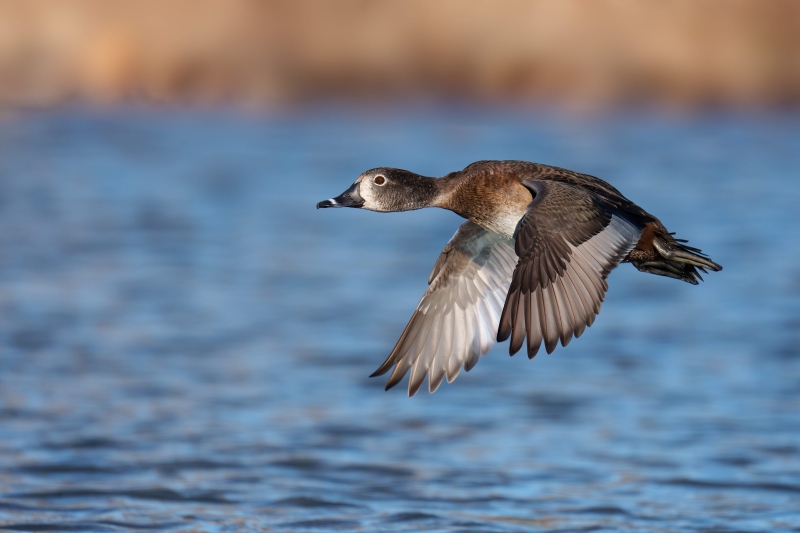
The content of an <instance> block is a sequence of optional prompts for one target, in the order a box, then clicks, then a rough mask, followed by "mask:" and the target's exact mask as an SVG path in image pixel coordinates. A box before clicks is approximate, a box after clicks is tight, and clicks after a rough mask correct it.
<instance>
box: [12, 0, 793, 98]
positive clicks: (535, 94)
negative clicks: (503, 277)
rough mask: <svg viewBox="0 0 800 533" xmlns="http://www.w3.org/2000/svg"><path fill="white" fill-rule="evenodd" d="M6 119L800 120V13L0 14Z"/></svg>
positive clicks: (105, 9)
mask: <svg viewBox="0 0 800 533" xmlns="http://www.w3.org/2000/svg"><path fill="white" fill-rule="evenodd" d="M0 79H2V80H3V83H2V84H0V109H5V110H9V109H17V108H49V107H52V106H60V105H64V104H72V103H81V104H83V103H86V104H90V105H95V104H113V105H116V104H120V103H156V104H181V105H186V104H189V105H219V104H228V103H230V104H233V105H245V106H264V107H283V106H294V105H304V104H307V103H309V102H320V101H328V100H336V101H345V102H354V103H368V104H380V103H382V102H386V101H389V100H391V101H416V102H419V101H422V102H442V101H445V102H483V103H498V102H500V103H524V104H542V103H545V104H553V105H557V106H565V107H572V108H578V109H595V108H605V107H609V106H611V107H614V106H622V105H624V106H631V105H632V106H657V107H659V106H660V107H667V108H678V109H692V110H695V109H699V108H716V107H723V108H729V107H743V108H773V109H782V108H794V109H797V108H799V107H800V2H794V1H789V0H776V1H771V2H768V3H765V2H757V1H752V0H732V1H727V2H724V3H720V2H715V1H710V0H701V1H696V2H647V3H645V2H635V3H634V2H622V1H618V0H599V1H595V2H577V1H573V0H566V1H559V2H555V1H544V2H527V1H521V0H509V1H506V2H503V3H495V2H488V1H471V2H457V1H455V0H445V1H441V2H436V3H426V2H422V1H418V0H411V1H405V2H381V1H370V0H340V1H337V2H324V1H315V0H269V1H258V0H231V1H222V0H169V1H162V2H157V1H154V0H143V1H140V2H131V1H125V0H63V1H59V2H53V1H50V0H0Z"/></svg>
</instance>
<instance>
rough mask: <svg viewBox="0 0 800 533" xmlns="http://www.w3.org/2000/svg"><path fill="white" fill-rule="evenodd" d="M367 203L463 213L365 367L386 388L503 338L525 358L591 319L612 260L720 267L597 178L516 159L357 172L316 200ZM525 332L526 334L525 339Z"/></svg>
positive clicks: (436, 378) (454, 368)
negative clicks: (386, 342)
mask: <svg viewBox="0 0 800 533" xmlns="http://www.w3.org/2000/svg"><path fill="white" fill-rule="evenodd" d="M324 207H355V208H361V209H367V210H370V211H382V212H394V211H410V210H414V209H420V208H423V207H440V208H443V209H449V210H450V211H453V212H455V213H457V214H458V215H460V216H462V217H464V218H466V219H467V221H466V222H464V223H463V224H461V226H460V227H459V228H458V230H457V231H456V233H455V235H453V238H452V239H450V242H448V243H447V245H446V246H445V247H444V250H442V253H441V255H439V258H438V259H437V260H436V264H434V266H433V271H432V272H431V275H430V278H429V279H428V284H429V287H428V290H426V291H425V294H424V295H423V296H422V300H420V302H419V305H418V306H417V309H416V310H415V311H414V314H413V315H412V316H411V320H410V321H409V322H408V325H407V326H406V328H405V330H404V331H403V334H402V335H401V336H400V340H398V341H397V344H396V345H395V347H394V349H393V350H392V352H391V353H390V354H389V357H388V358H387V359H386V361H385V362H384V363H383V364H382V365H381V366H380V367H379V368H378V369H377V370H376V371H375V372H374V373H373V374H372V376H371V377H374V376H380V375H383V374H385V373H386V372H388V371H389V370H390V369H392V367H394V369H393V370H392V373H391V375H390V377H389V380H388V382H387V384H386V389H387V390H388V389H390V388H391V387H393V386H395V385H397V383H399V382H400V381H401V380H402V379H403V377H404V376H405V375H406V373H407V372H408V371H409V370H410V371H411V377H410V378H409V382H408V394H409V396H413V395H414V394H416V392H417V391H418V390H419V388H420V386H421V385H422V383H423V382H424V380H425V375H426V374H427V375H428V376H429V378H428V390H429V391H430V392H434V391H435V390H436V389H437V388H438V387H439V385H440V384H441V383H442V380H443V379H444V378H445V377H446V378H447V381H448V383H450V382H452V381H453V380H454V379H455V378H456V376H457V375H458V373H459V372H460V371H461V368H462V367H463V368H464V369H465V370H467V371H469V370H471V369H472V367H474V366H475V364H476V363H477V362H478V359H479V358H480V357H481V356H482V355H485V354H486V353H487V352H488V351H489V349H490V348H491V347H492V346H493V345H494V343H495V342H502V341H505V340H506V339H508V338H509V337H510V338H511V343H510V346H509V354H510V355H514V354H515V353H517V352H518V351H519V350H520V349H521V348H522V346H523V344H525V345H526V350H527V353H528V357H529V358H531V359H532V358H533V357H534V356H535V355H536V353H537V352H538V351H539V348H540V346H541V345H542V343H544V347H545V350H546V351H547V353H552V352H553V350H555V348H556V345H557V344H558V342H559V341H560V342H561V345H562V346H566V345H567V344H568V343H569V341H570V340H571V339H572V337H573V336H574V337H580V336H581V334H582V333H583V331H584V329H585V328H586V327H588V326H591V325H592V322H594V319H595V316H596V315H597V313H599V312H600V305H601V303H602V302H603V298H604V297H605V292H606V290H607V289H608V284H607V283H606V278H607V277H608V274H609V273H610V272H611V271H612V270H613V269H614V268H615V267H616V266H617V265H619V264H620V263H631V264H633V266H635V267H636V268H637V269H638V270H639V271H641V272H647V273H649V274H657V275H659V276H667V277H670V278H675V279H679V280H682V281H685V282H687V283H691V284H693V285H696V284H697V283H698V281H697V280H698V279H702V278H701V276H700V273H699V272H698V270H700V271H702V272H704V273H705V272H706V271H707V270H712V271H719V270H722V266H720V265H718V264H717V263H715V262H713V261H711V259H709V258H708V257H707V256H706V255H705V254H703V253H702V252H701V251H700V250H699V249H698V248H694V247H691V246H687V245H686V244H685V243H686V241H685V240H683V239H676V238H675V237H673V234H672V233H670V232H668V231H667V229H666V228H665V227H664V225H663V224H662V223H661V221H660V220H658V219H657V218H656V217H654V216H653V215H651V214H650V213H648V212H647V211H645V210H644V209H642V208H641V207H639V206H638V205H636V204H634V203H633V202H631V201H630V200H628V199H627V198H625V196H623V195H622V194H621V193H620V192H619V191H618V190H617V189H615V188H614V187H612V186H611V185H609V184H608V183H606V182H605V181H603V180H601V179H599V178H595V177H594V176H589V175H586V174H580V173H578V172H574V171H571V170H567V169H564V168H558V167H552V166H547V165H542V164H538V163H529V162H527V161H478V162H475V163H472V164H471V165H469V166H467V167H466V168H465V169H464V170H461V171H458V172H452V173H450V174H448V175H446V176H444V177H442V178H430V177H425V176H420V175H419V174H415V173H413V172H409V171H407V170H401V169H396V168H385V167H381V168H374V169H372V170H368V171H366V172H364V173H363V174H361V175H360V176H359V177H358V179H357V180H356V181H355V182H354V183H353V184H352V185H351V186H350V188H349V189H347V190H346V191H345V192H343V193H342V194H341V195H339V196H337V197H335V198H331V199H330V200H324V201H322V202H319V203H318V204H317V209H319V208H324ZM526 339H527V343H526V342H524V341H525V340H526Z"/></svg>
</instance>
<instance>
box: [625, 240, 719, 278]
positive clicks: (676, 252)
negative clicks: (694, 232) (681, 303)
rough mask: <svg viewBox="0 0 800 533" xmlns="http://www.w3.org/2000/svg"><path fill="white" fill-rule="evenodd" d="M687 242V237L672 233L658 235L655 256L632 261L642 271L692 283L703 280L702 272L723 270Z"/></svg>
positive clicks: (655, 241)
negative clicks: (675, 236)
mask: <svg viewBox="0 0 800 533" xmlns="http://www.w3.org/2000/svg"><path fill="white" fill-rule="evenodd" d="M685 242H686V240H685V239H675V238H674V237H672V234H669V236H667V237H666V238H664V237H656V238H655V239H654V241H653V246H654V248H655V251H656V254H655V257H653V258H652V259H647V260H641V261H631V262H632V263H633V266H635V267H636V268H637V269H639V270H640V271H641V272H647V273H649V274H656V275H658V276H667V277H669V278H675V279H679V280H682V281H685V282H686V283H691V284H692V285H697V283H698V280H700V281H702V280H703V277H702V276H701V275H700V272H702V273H703V274H706V273H708V271H709V270H711V271H713V272H719V271H720V270H722V265H719V264H717V263H715V262H714V261H712V260H711V259H710V258H709V257H708V256H707V255H706V254H704V253H703V252H702V251H701V250H700V249H699V248H695V247H693V246H687V245H686V244H684V243H685ZM698 270H699V271H700V272H698Z"/></svg>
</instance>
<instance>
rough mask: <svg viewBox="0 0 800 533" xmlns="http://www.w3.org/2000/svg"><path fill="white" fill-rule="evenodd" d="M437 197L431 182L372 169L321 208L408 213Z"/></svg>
mask: <svg viewBox="0 0 800 533" xmlns="http://www.w3.org/2000/svg"><path fill="white" fill-rule="evenodd" d="M435 194H436V183H435V180H434V179H433V178H426V177H425V176H420V175H419V174H414V173H413V172H409V171H408V170H401V169H399V168H386V167H380V168H373V169H372V170H367V171H366V172H364V173H363V174H361V175H360V176H359V177H358V179H357V180H356V181H355V182H354V183H353V184H352V185H351V186H350V188H349V189H347V190H346V191H344V192H343V193H342V194H340V195H339V196H337V197H335V198H331V199H330V200H323V201H321V202H319V203H318V204H317V209H319V208H320V207H360V208H362V209H368V210H370V211H383V212H393V211H409V210H411V209H420V208H422V207H427V206H429V205H431V201H432V199H433V198H434V197H435Z"/></svg>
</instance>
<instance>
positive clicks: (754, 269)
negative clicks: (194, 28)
mask: <svg viewBox="0 0 800 533" xmlns="http://www.w3.org/2000/svg"><path fill="white" fill-rule="evenodd" d="M503 158H515V159H528V160H535V161H541V162H546V163H551V164H557V165H560V166H565V167H569V168H574V169H577V170H581V171H584V172H588V173H591V174H595V175H598V176H600V177H603V178H605V179H607V180H609V181H610V182H612V183H613V184H614V185H615V186H617V187H618V188H619V189H621V190H622V191H623V192H624V193H625V194H626V195H627V196H629V197H630V198H632V199H633V200H634V201H636V202H638V203H639V204H640V205H642V206H643V207H645V208H646V209H648V210H650V211H651V212H653V213H655V214H656V215H657V216H659V217H660V218H661V219H662V220H663V221H664V223H665V224H666V225H667V226H668V227H669V228H670V230H672V231H676V232H677V234H678V236H681V237H686V238H689V239H690V241H691V243H692V244H695V245H697V246H700V247H701V248H703V249H704V250H705V251H707V252H708V253H709V254H711V256H712V257H713V258H714V260H716V261H718V262H720V263H722V264H723V265H724V266H725V270H723V271H722V272H720V273H718V274H709V275H708V276H707V277H706V282H705V283H703V284H701V285H700V286H696V287H694V286H691V285H688V284H685V283H681V282H678V281H675V280H670V279H666V278H659V277H656V276H651V275H645V274H641V273H639V272H637V271H636V270H635V269H634V268H633V267H631V266H630V265H622V266H621V267H620V268H619V269H618V270H616V271H614V272H613V273H612V275H611V277H610V280H609V281H610V291H609V293H608V296H607V299H606V303H605V304H604V307H603V311H602V313H601V314H600V316H599V318H598V320H597V322H596V323H595V325H594V326H593V327H592V328H590V329H589V330H587V332H586V333H585V334H584V336H583V337H581V338H580V339H578V340H575V341H573V342H572V343H571V344H570V345H569V347H567V348H559V349H557V350H556V352H555V353H554V354H552V355H546V354H542V355H540V356H538V357H537V358H536V359H535V360H533V361H528V360H527V359H526V358H525V357H524V356H518V357H514V358H513V359H511V358H509V357H508V355H507V345H505V344H503V345H500V346H498V347H496V348H495V349H494V350H492V352H490V354H489V355H488V356H487V357H485V358H484V359H483V360H481V362H480V363H479V364H478V366H477V367H476V368H475V369H474V370H473V371H472V372H470V373H469V374H464V373H462V375H461V376H460V377H459V378H458V380H456V381H455V382H454V383H453V384H450V385H443V386H442V387H441V388H440V389H439V391H438V392H437V393H436V394H434V395H428V394H427V393H426V392H423V393H420V394H418V395H417V396H416V397H414V398H412V399H409V398H408V397H407V396H406V393H405V390H404V386H405V383H403V385H402V386H401V387H398V388H396V389H393V390H391V391H389V392H384V391H383V384H384V381H383V378H378V379H369V378H368V377H367V376H368V375H369V374H370V373H371V372H372V371H373V370H374V369H375V368H377V366H378V365H379V364H380V363H381V362H382V361H383V360H384V358H385V356H386V355H387V354H388V352H389V350H390V349H391V348H392V346H393V344H394V342H395V340H396V339H397V337H398V336H399V334H400V332H401V331H402V329H403V327H404V326H405V323H406V320H407V319H408V318H409V317H410V316H411V312H412V310H413V308H414V306H415V305H416V303H417V301H418V299H419V297H420V296H421V294H422V292H423V291H424V290H425V288H426V280H427V276H428V273H429V272H430V269H431V267H432V266H433V263H434V261H435V259H436V257H437V255H438V253H439V251H440V250H441V248H442V247H443V246H444V244H445V242H447V240H448V239H449V237H450V236H451V235H452V233H453V232H454V231H455V229H456V227H457V226H458V224H459V223H460V222H459V220H460V219H459V218H458V217H457V216H456V215H454V214H452V213H448V212H444V211H437V210H423V211H417V212H413V213H398V214H378V213H369V212H362V211H357V210H319V211H317V210H315V209H314V204H315V203H316V202H317V201H319V200H322V199H325V198H329V197H331V196H333V195H336V194H338V193H340V192H342V191H343V190H344V189H345V188H346V187H347V186H349V184H350V183H351V182H352V180H353V179H354V178H355V177H356V176H357V175H358V174H359V173H360V172H361V171H363V170H365V169H367V168H371V167H375V166H383V165H386V166H398V167H404V168H408V169H411V170H415V171H418V172H421V173H423V174H428V175H442V174H444V173H446V172H449V171H452V170H456V169H459V168H462V167H463V166H465V165H466V164H468V163H470V162H472V161H474V160H477V159H503ZM799 178H800V117H797V116H795V117H794V118H786V117H777V116H771V117H760V116H724V115H722V116H721V115H714V116H705V117H702V118H686V117H684V118H665V117H658V116H653V115H630V116H627V115H626V116H613V115H612V116H602V117H595V118H590V119H580V120H579V119H575V118H569V117H565V116H561V115H559V114H551V113H541V112H535V113H534V112H516V111H509V110H497V111H478V112H472V111H471V112H465V111H463V110H444V111H439V110H435V109H429V110H424V111H415V110H411V111H408V110H399V111H396V112H386V113H367V112H348V111H332V110H317V111H315V112H305V113H301V112H298V113H294V114H288V115H281V116H260V117H257V118H252V117H246V116H243V115H241V114H237V113H228V112H223V111H219V112H203V113H193V112H159V111H117V112H105V113H98V112H86V111H74V110H73V111H63V112H59V113H57V114H48V115H38V114H32V115H31V114H29V115H21V116H16V117H6V118H3V119H0V528H4V529H5V530H9V531H110V532H115V531H147V530H157V531H162V530H163V531H251V530H254V531H257V530H269V531H391V532H395V531H419V530H426V531H472V532H517V531H629V530H639V531H732V530H736V531H776V532H782V531H798V530H800V348H798V343H800V237H799V236H798V227H800V207H798V206H800V180H799Z"/></svg>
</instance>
